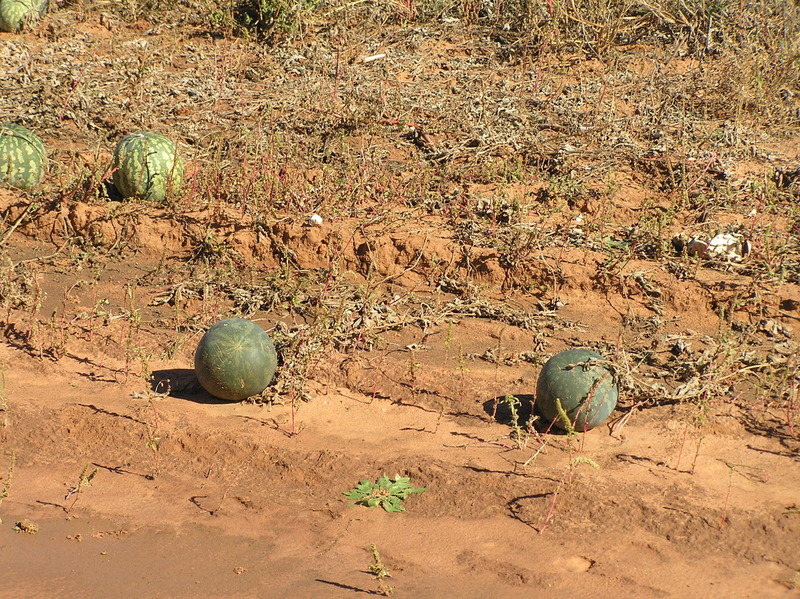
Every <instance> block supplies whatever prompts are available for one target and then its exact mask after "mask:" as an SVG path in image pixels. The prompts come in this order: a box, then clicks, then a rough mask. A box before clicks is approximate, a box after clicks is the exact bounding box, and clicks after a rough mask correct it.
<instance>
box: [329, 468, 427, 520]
mask: <svg viewBox="0 0 800 599" xmlns="http://www.w3.org/2000/svg"><path fill="white" fill-rule="evenodd" d="M410 480H411V479H410V478H407V477H402V476H400V475H399V474H395V475H394V480H392V479H390V478H389V477H388V476H386V475H385V474H384V475H383V476H381V477H380V478H379V479H378V482H377V483H373V482H372V481H369V480H362V481H361V482H360V483H358V485H356V486H355V487H354V488H353V489H351V490H350V491H347V492H345V493H343V495H344V496H345V497H347V498H348V499H350V500H351V501H352V502H353V505H364V506H366V507H369V508H373V507H377V506H380V507H382V508H383V509H384V510H386V511H387V512H390V513H394V512H402V511H404V510H405V507H403V500H405V499H406V498H407V497H408V496H409V495H411V494H413V493H422V492H424V491H426V490H427V489H426V488H425V487H420V488H416V489H415V488H414V487H413V486H412V485H411V483H410V482H409V481H410Z"/></svg>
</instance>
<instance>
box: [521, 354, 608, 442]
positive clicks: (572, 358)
mask: <svg viewBox="0 0 800 599" xmlns="http://www.w3.org/2000/svg"><path fill="white" fill-rule="evenodd" d="M618 398H619V388H618V387H617V381H616V378H615V377H614V374H613V372H612V371H611V369H610V368H609V366H608V365H607V364H606V361H605V358H603V356H601V355H600V354H598V353H596V352H593V351H590V350H588V349H570V350H567V351H563V352H561V353H558V354H556V355H555V356H553V357H552V358H550V359H549V360H548V361H547V362H546V363H545V365H544V366H543V367H542V371H541V373H540V374H539V381H538V383H537V385H536V406H537V407H538V409H539V412H540V413H541V415H542V416H544V418H546V419H547V421H548V422H552V423H554V424H555V426H557V427H558V428H560V429H562V430H568V429H569V426H568V425H567V424H566V423H565V422H564V419H563V417H562V416H560V415H559V410H558V401H560V403H561V407H562V408H563V410H564V412H565V413H566V417H567V419H568V420H569V422H570V424H571V425H572V427H573V428H574V429H575V430H576V431H584V430H588V429H590V428H593V427H595V426H598V425H600V424H602V423H603V422H605V420H606V419H607V418H608V417H609V416H610V415H611V412H613V411H614V408H615V407H616V406H617V399H618ZM557 400H558V401H557Z"/></svg>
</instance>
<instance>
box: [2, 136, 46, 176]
mask: <svg viewBox="0 0 800 599" xmlns="http://www.w3.org/2000/svg"><path fill="white" fill-rule="evenodd" d="M46 170H47V153H46V152H45V149H44V144H43V143H42V140H41V139H39V138H38V137H37V136H36V134H34V133H33V132H32V131H30V130H29V129H26V128H25V127H23V126H22V125H11V124H6V125H0V184H2V185H7V186H9V187H18V188H20V189H27V190H29V191H30V190H32V189H33V188H35V187H36V186H37V185H39V183H41V182H42V178H43V177H44V173H45V171H46Z"/></svg>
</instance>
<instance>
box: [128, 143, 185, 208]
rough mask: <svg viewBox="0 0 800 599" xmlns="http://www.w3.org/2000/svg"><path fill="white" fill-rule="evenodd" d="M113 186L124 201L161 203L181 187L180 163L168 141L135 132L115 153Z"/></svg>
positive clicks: (181, 166) (180, 159)
mask: <svg viewBox="0 0 800 599" xmlns="http://www.w3.org/2000/svg"><path fill="white" fill-rule="evenodd" d="M113 176H114V185H115V186H116V187H117V190H118V191H119V193H120V195H122V197H123V198H133V197H135V198H138V199H140V200H150V201H153V202H163V201H164V198H166V197H167V195H169V194H171V193H175V192H177V191H178V190H179V189H180V186H181V184H182V183H183V159H182V158H181V156H180V154H179V153H178V148H177V146H176V145H175V142H173V141H172V140H171V139H169V138H168V137H165V136H163V135H160V134H158V133H148V132H141V131H140V132H138V133H131V134H129V135H126V136H125V137H123V138H122V139H121V140H120V142H119V143H118V144H117V148H116V150H114V175H113Z"/></svg>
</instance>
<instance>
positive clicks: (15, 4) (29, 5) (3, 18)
mask: <svg viewBox="0 0 800 599" xmlns="http://www.w3.org/2000/svg"><path fill="white" fill-rule="evenodd" d="M47 3H48V0H0V31H7V32H9V33H16V32H18V31H19V30H20V29H23V28H25V27H29V26H30V25H32V24H33V23H35V22H36V21H38V20H39V19H41V18H42V17H43V16H44V15H45V13H46V12H47Z"/></svg>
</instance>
